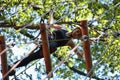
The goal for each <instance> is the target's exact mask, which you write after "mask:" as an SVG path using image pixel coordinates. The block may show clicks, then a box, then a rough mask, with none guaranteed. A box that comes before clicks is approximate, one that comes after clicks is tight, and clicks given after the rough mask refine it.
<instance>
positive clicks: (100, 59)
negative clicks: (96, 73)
mask: <svg viewBox="0 0 120 80" xmlns="http://www.w3.org/2000/svg"><path fill="white" fill-rule="evenodd" d="M111 44H112V41H111ZM111 44H110V45H111ZM110 45H108V46H107V47H106V50H105V51H104V52H103V54H102V55H101V56H100V58H99V60H98V61H97V62H96V63H95V64H94V66H93V67H92V69H91V70H90V71H89V72H88V75H87V76H89V75H90V74H91V72H92V71H93V69H94V68H95V67H96V66H97V65H99V64H100V63H101V62H103V61H104V60H102V56H103V55H104V54H105V53H106V51H107V50H108V48H109V47H110ZM117 48H118V46H117V47H116V48H115V49H114V50H113V51H112V52H111V53H110V54H109V55H108V56H111V55H113V53H114V51H115V50H117ZM108 58H109V57H108ZM92 75H93V74H92ZM92 75H91V76H90V78H91V77H92ZM85 80H86V79H85Z"/></svg>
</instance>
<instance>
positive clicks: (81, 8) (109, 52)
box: [0, 0, 120, 79]
mask: <svg viewBox="0 0 120 80" xmlns="http://www.w3.org/2000/svg"><path fill="white" fill-rule="evenodd" d="M51 8H54V9H55V12H54V18H55V20H56V21H57V23H58V24H64V23H67V24H64V26H65V27H66V28H67V29H68V30H69V31H70V30H72V29H73V28H74V27H76V26H78V25H76V24H71V23H74V22H76V23H78V22H79V21H81V20H88V26H89V36H90V38H95V39H96V38H98V39H97V40H95V41H92V42H91V55H92V60H93V65H95V63H98V64H97V65H96V66H94V73H95V76H96V77H97V78H103V79H118V78H120V77H118V76H120V75H118V74H120V65H119V64H120V57H119V56H120V47H119V46H120V43H119V40H120V15H119V11H120V2H119V0H102V1H101V0H90V1H89V0H88V1H86V0H61V1H60V0H35V1H33V0H10V1H9V0H8V1H7V0H1V1H0V34H1V35H4V36H5V38H6V43H8V44H9V41H10V40H11V41H12V42H15V46H16V47H22V48H24V49H25V50H29V49H28V48H25V46H28V45H29V44H27V43H28V42H29V41H30V42H32V41H33V42H34V40H35V39H36V37H37V36H38V34H39V27H38V26H39V23H47V21H48V19H49V10H50V9H51ZM8 39H9V40H8ZM21 43H25V44H24V45H21ZM76 43H77V42H76ZM81 46H83V45H81ZM81 48H82V47H80V51H82V49H81ZM68 50H69V48H68V47H65V48H62V49H61V48H60V50H58V51H57V52H55V53H54V54H53V55H54V56H51V57H53V58H52V59H53V60H52V64H53V66H55V65H57V64H58V62H59V59H60V58H64V55H65V54H66V51H68ZM7 53H8V57H9V60H8V62H9V64H12V62H13V61H14V60H17V59H18V58H19V57H15V56H14V54H13V52H12V50H10V51H7ZM11 55H12V56H13V57H12V58H11ZM84 61H85V60H84V59H79V58H77V57H76V55H74V56H70V57H69V58H68V60H67V61H66V63H64V64H62V66H60V68H59V69H57V70H56V71H55V72H54V73H55V75H57V78H63V79H79V78H80V79H81V78H84V79H85V78H86V77H83V76H82V75H84V74H80V73H79V72H80V71H82V72H84V73H85V71H86V70H85V63H84ZM40 62H41V61H39V63H40ZM33 63H34V62H33ZM28 66H29V65H28ZM34 66H35V69H34V70H35V71H36V74H37V78H41V76H42V75H45V68H44V67H45V66H44V64H38V63H37V64H35V65H34ZM68 73H69V74H68ZM76 73H77V74H76ZM111 74H114V75H111ZM22 75H26V77H25V76H24V79H26V78H27V77H29V79H30V78H32V77H33V75H31V74H28V73H27V72H24V74H22ZM76 75H77V76H76ZM17 78H18V79H19V78H21V79H22V78H23V77H22V76H21V75H20V76H18V77H17Z"/></svg>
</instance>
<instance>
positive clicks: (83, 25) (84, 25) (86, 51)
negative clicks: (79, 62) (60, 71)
mask: <svg viewBox="0 0 120 80" xmlns="http://www.w3.org/2000/svg"><path fill="white" fill-rule="evenodd" d="M80 25H81V30H82V36H85V35H86V36H89V35H88V27H87V21H86V20H83V21H80ZM83 44H84V54H85V62H86V70H87V73H89V71H90V70H91V69H92V59H91V54H90V42H89V40H86V41H83ZM88 75H89V74H88Z"/></svg>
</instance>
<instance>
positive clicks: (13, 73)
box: [8, 66, 15, 76]
mask: <svg viewBox="0 0 120 80" xmlns="http://www.w3.org/2000/svg"><path fill="white" fill-rule="evenodd" d="M10 69H11V67H10V66H8V71H9V70H10ZM13 75H15V70H12V71H11V72H10V73H9V76H13Z"/></svg>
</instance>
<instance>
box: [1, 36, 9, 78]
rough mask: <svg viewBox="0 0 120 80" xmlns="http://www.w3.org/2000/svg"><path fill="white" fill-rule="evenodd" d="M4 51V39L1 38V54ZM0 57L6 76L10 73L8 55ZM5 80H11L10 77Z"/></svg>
mask: <svg viewBox="0 0 120 80" xmlns="http://www.w3.org/2000/svg"><path fill="white" fill-rule="evenodd" d="M4 49H5V41H4V37H3V36H0V52H2V51H3V50H4ZM0 57H1V64H2V75H3V76H4V75H5V74H6V73H7V71H8V65H7V54H6V53H4V54H2V55H1V56H0ZM3 80H9V77H8V76H6V77H5V78H4V79H3Z"/></svg>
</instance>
